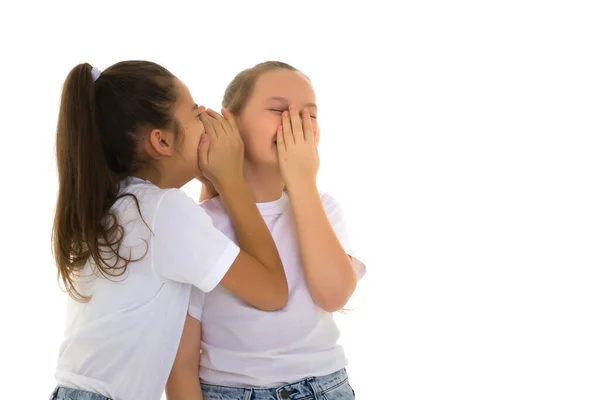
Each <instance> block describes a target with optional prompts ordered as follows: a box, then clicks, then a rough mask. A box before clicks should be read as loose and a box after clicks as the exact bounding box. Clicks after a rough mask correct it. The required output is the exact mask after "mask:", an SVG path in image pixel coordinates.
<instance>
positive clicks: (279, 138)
mask: <svg viewBox="0 0 600 400" xmlns="http://www.w3.org/2000/svg"><path fill="white" fill-rule="evenodd" d="M286 150H287V148H286V146H285V140H284V139H283V126H282V125H279V127H277V155H281V154H283V153H284V152H285V151H286Z"/></svg>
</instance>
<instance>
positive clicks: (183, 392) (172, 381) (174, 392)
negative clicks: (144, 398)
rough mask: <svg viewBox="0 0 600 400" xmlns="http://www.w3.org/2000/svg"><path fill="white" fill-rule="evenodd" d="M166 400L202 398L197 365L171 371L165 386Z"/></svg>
mask: <svg viewBox="0 0 600 400" xmlns="http://www.w3.org/2000/svg"><path fill="white" fill-rule="evenodd" d="M165 394H166V396H167V400H203V396H202V388H201V387H200V380H199V379H198V367H197V366H196V368H193V367H192V368H186V369H182V370H179V371H176V372H175V373H172V374H171V376H170V377H169V380H168V381H167V386H166V387H165Z"/></svg>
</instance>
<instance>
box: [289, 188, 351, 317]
mask: <svg viewBox="0 0 600 400" xmlns="http://www.w3.org/2000/svg"><path fill="white" fill-rule="evenodd" d="M290 203H291V206H292V213H293V215H294V219H295V221H296V227H297V231H298V244H299V247H300V255H301V257H302V265H303V267H304V275H305V277H306V283H307V285H308V289H309V291H310V294H311V297H312V298H313V301H314V302H315V304H316V305H318V306H319V307H321V308H322V309H324V310H326V311H329V312H333V311H338V310H340V309H341V308H342V307H344V305H345V304H346V303H347V302H348V300H349V299H350V296H352V293H354V290H355V289H356V283H357V277H356V272H355V270H354V267H353V266H352V260H351V258H350V257H349V256H348V255H347V254H346V251H345V250H344V248H343V247H342V244H341V243H340V241H339V239H338V237H337V235H336V233H335V231H334V230H333V227H332V226H331V223H330V222H329V218H328V216H327V214H326V212H325V208H324V207H323V202H322V201H321V196H320V195H319V192H318V190H317V187H316V185H311V186H309V187H306V188H305V189H303V190H301V191H298V192H297V193H290Z"/></svg>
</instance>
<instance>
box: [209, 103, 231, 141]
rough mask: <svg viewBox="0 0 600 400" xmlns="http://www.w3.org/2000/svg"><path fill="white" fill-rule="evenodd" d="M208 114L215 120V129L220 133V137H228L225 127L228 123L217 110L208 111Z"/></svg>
mask: <svg viewBox="0 0 600 400" xmlns="http://www.w3.org/2000/svg"><path fill="white" fill-rule="evenodd" d="M206 112H207V113H208V114H209V115H210V116H211V117H212V118H214V120H215V129H216V130H217V131H218V134H219V135H221V134H222V135H227V129H225V125H227V121H225V119H224V118H223V117H222V116H221V114H219V113H218V112H216V111H215V110H212V109H210V108H209V109H208V110H206Z"/></svg>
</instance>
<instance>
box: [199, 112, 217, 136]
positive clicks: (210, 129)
mask: <svg viewBox="0 0 600 400" xmlns="http://www.w3.org/2000/svg"><path fill="white" fill-rule="evenodd" d="M200 121H202V124H203V125H204V131H205V132H206V133H208V135H209V136H210V137H212V138H218V137H219V135H218V133H217V131H216V130H215V123H214V118H212V117H211V116H210V115H209V114H208V113H206V112H203V113H202V114H200Z"/></svg>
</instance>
